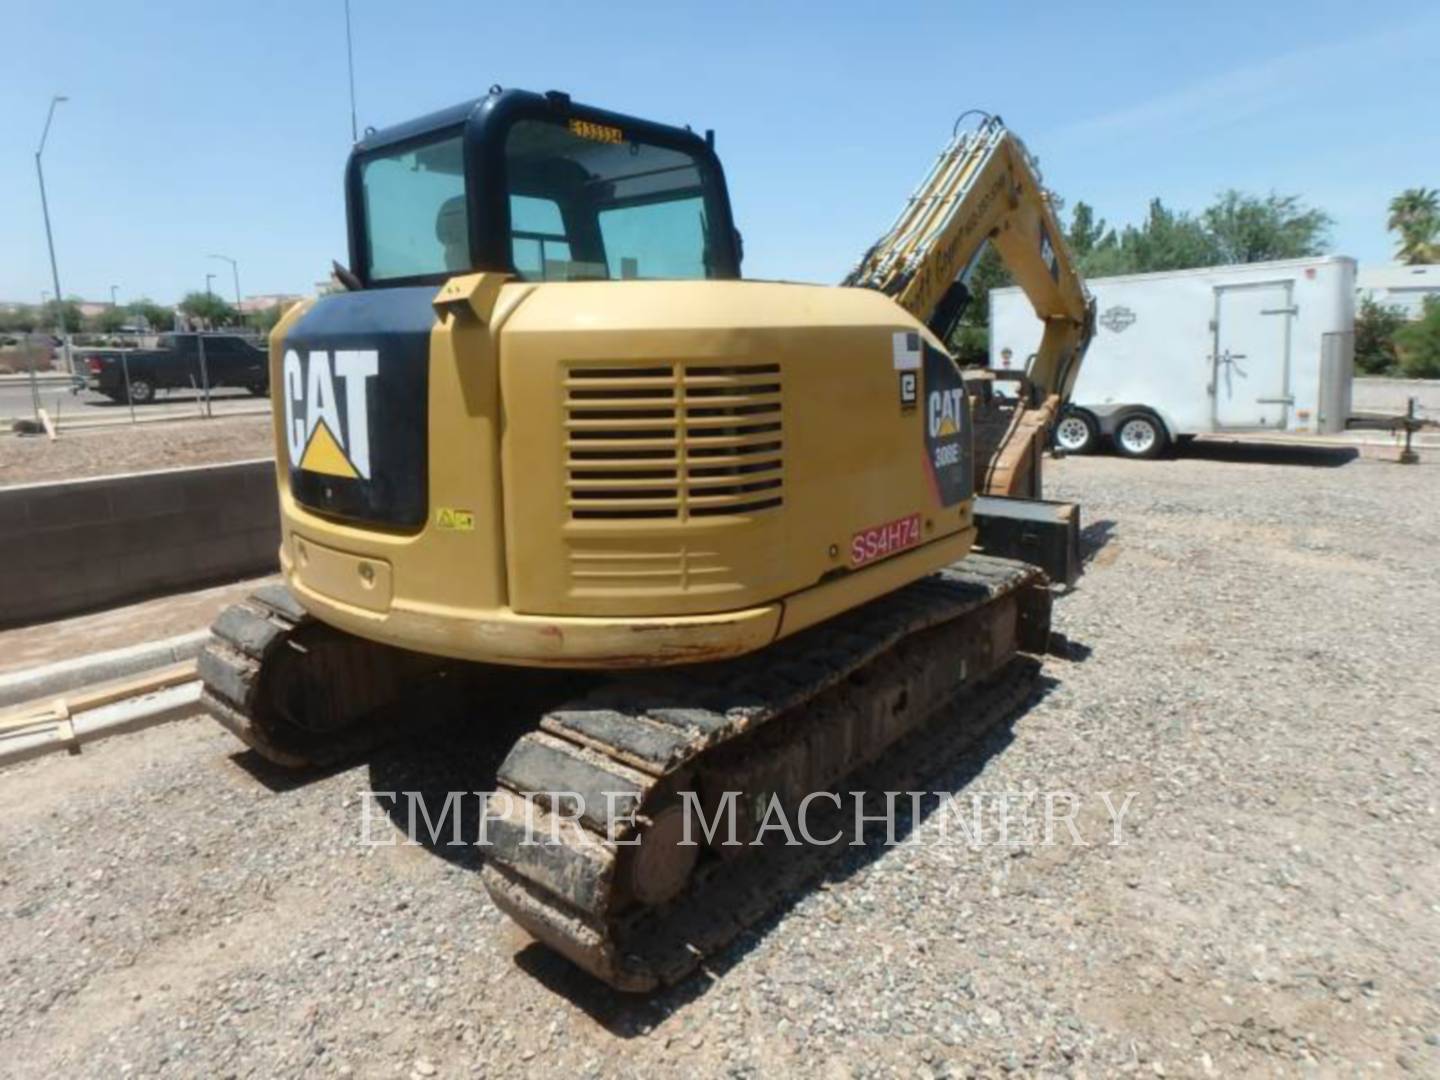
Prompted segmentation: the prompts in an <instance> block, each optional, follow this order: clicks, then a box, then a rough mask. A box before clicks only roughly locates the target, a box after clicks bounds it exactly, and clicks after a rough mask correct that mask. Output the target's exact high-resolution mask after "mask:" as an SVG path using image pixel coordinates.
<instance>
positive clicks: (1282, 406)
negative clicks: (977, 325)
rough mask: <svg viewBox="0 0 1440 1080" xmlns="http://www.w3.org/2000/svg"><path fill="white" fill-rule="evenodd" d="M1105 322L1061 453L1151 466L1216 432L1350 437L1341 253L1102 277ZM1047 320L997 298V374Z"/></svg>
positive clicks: (1351, 290)
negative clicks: (1174, 447) (1102, 453)
mask: <svg viewBox="0 0 1440 1080" xmlns="http://www.w3.org/2000/svg"><path fill="white" fill-rule="evenodd" d="M1086 284H1087V285H1088V286H1089V287H1090V291H1091V292H1092V293H1093V294H1094V296H1095V306H1096V316H1097V325H1096V329H1095V337H1094V340H1092V341H1091V343H1090V351H1089V352H1088V353H1086V354H1085V363H1084V365H1083V366H1082V367H1081V369H1080V378H1079V380H1078V381H1077V382H1076V384H1075V390H1074V393H1073V394H1072V395H1071V405H1070V408H1069V410H1068V411H1067V412H1066V414H1065V416H1064V417H1062V419H1061V420H1060V422H1059V423H1058V424H1057V425H1056V432H1055V441H1056V444H1057V445H1058V446H1059V447H1060V448H1062V449H1064V450H1066V451H1068V452H1071V453H1078V452H1082V451H1085V450H1091V449H1094V448H1096V447H1098V446H1100V445H1103V444H1105V443H1110V444H1113V445H1114V446H1115V448H1116V449H1118V450H1119V451H1121V452H1122V453H1125V454H1129V455H1131V456H1133V457H1153V456H1155V455H1156V454H1159V453H1161V452H1162V451H1163V450H1164V449H1165V447H1166V446H1168V445H1169V444H1170V443H1172V442H1173V441H1174V440H1176V439H1179V438H1183V437H1185V436H1189V435H1199V434H1209V433H1216V432H1246V431H1268V432H1292V433H1307V434H1329V433H1332V432H1337V431H1342V430H1344V428H1345V421H1346V419H1347V418H1348V417H1349V414H1350V386H1351V380H1352V378H1353V369H1354V355H1353V353H1354V326H1355V261H1354V260H1353V259H1349V258H1344V257H1341V256H1326V257H1324V258H1313V259H1291V260H1286V261H1283V262H1267V263H1247V264H1244V265H1240V266H1213V267H1205V268H1202V269H1198V270H1176V271H1170V272H1166V273H1159V274H1130V275H1126V276H1123V277H1111V278H1091V279H1089V280H1088V281H1087V282H1086ZM1040 331H1041V327H1040V323H1039V321H1038V320H1037V319H1036V317H1035V312H1034V311H1033V310H1032V309H1031V307H1030V304H1029V302H1028V301H1027V300H1026V299H1025V295H1024V293H1022V292H1021V291H1020V290H1019V289H1016V288H1007V289H995V290H994V291H992V292H991V293H990V366H991V368H992V369H994V370H996V371H997V372H1003V371H1005V370H1007V369H1010V370H1023V369H1024V366H1025V364H1026V362H1027V361H1028V359H1029V357H1030V355H1031V354H1032V353H1033V352H1034V351H1035V349H1036V347H1037V346H1038V345H1039V342H1040Z"/></svg>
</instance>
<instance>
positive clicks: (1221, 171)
mask: <svg viewBox="0 0 1440 1080" xmlns="http://www.w3.org/2000/svg"><path fill="white" fill-rule="evenodd" d="M5 7H6V9H7V11H6V17H5V19H4V25H5V27H6V31H7V33H6V37H7V39H8V41H9V42H10V44H11V47H9V48H7V49H6V50H5V69H6V70H5V75H4V77H3V79H0V148H3V150H0V300H38V299H39V296H40V291H41V290H42V289H48V288H49V287H50V275H49V265H48V261H47V258H46V254H45V238H44V231H43V227H42V224H41V218H40V202H39V194H38V190H37V186H36V182H35V172H34V161H33V154H34V149H35V145H36V143H37V142H38V140H39V137H40V130H41V127H42V126H43V123H44V118H45V109H46V106H47V104H48V102H49V99H50V95H51V94H53V93H64V94H68V95H69V97H70V99H71V100H70V101H69V102H68V103H66V104H63V105H61V106H60V108H59V111H58V112H57V114H56V119H55V124H54V127H53V129H52V130H51V133H50V141H49V143H48V145H47V147H46V151H45V168H46V179H47V183H48V187H49V193H50V202H51V211H52V215H53V218H54V223H55V230H56V245H57V251H58V255H59V260H60V273H61V284H62V286H63V287H64V289H65V291H66V293H78V294H80V295H82V296H85V297H87V298H92V299H101V298H108V295H109V287H110V285H112V284H115V285H118V286H119V294H120V297H121V299H122V301H123V300H125V299H128V298H133V297H135V296H139V295H142V294H144V295H149V296H151V297H153V298H155V299H159V300H164V301H173V300H175V299H177V298H178V297H179V296H180V295H181V294H183V293H184V292H186V291H188V290H191V289H199V288H203V287H204V285H205V274H206V273H207V272H214V273H217V274H219V275H220V276H218V277H217V279H216V288H217V290H220V289H222V288H223V289H224V290H225V291H227V293H228V291H229V268H228V267H227V266H225V265H224V264H222V263H219V262H216V261H214V260H209V259H207V258H206V255H207V254H208V253H210V252H223V253H225V254H228V255H231V256H233V257H235V258H237V259H239V261H240V274H241V286H242V288H243V290H244V292H246V293H247V294H249V293H258V292H278V291H306V290H308V289H309V287H310V286H311V284H312V283H313V282H315V281H316V280H319V279H321V278H323V277H324V276H325V275H326V273H327V271H328V267H329V260H330V259H331V258H332V257H338V258H340V259H341V260H342V261H343V260H344V258H345V232H344V210H343V207H344V203H343V196H342V191H341V175H342V170H343V168H344V163H345V155H346V153H347V152H348V149H349V143H350V121H349V99H348V93H347V88H346V72H345V47H344V21H343V4H342V0H289V2H279V0H254V2H245V0H235V2H232V3H229V4H223V5H222V4H216V5H203V6H201V7H197V6H196V5H195V4H194V3H183V4H182V3H176V2H171V0H148V2H144V3H138V2H132V3H117V2H114V0H49V2H45V3H40V2H32V0H18V2H17V0H6V4H5ZM352 13H353V17H354V33H355V60H356V69H357V71H356V77H357V82H358V90H357V97H358V100H359V115H360V123H361V125H362V127H363V126H365V125H369V124H373V125H375V126H384V125H386V124H389V123H393V122H396V121H399V120H403V119H406V118H408V117H411V116H414V115H418V114H420V113H422V112H427V111H429V110H431V109H435V108H438V107H441V106H445V105H450V104H453V103H455V102H458V101H463V100H466V99H468V98H471V97H474V96H477V95H479V94H481V93H483V92H484V91H485V89H486V88H487V87H489V86H490V85H491V84H492V83H500V84H502V85H504V86H519V87H526V88H530V89H535V90H545V89H550V88H558V89H564V90H568V91H570V92H571V94H572V95H573V96H574V97H575V98H576V99H577V100H581V101H585V102H588V103H592V104H596V105H601V106H604V107H607V108H612V109H615V110H617V111H621V112H630V113H635V114H639V115H642V116H647V117H650V118H653V119H656V120H662V121H668V122H672V123H677V124H681V123H690V124H691V125H693V126H694V127H695V128H697V129H703V128H706V127H713V128H715V129H716V131H717V137H718V147H719V150H720V154H721V157H722V159H723V160H724V162H725V166H726V171H727V174H728V178H729V181H730V187H731V197H732V201H733V203H734V206H735V213H736V219H737V222H738V224H739V225H740V228H741V230H742V231H743V232H744V234H745V242H746V266H745V270H746V273H747V274H748V275H750V276H755V277H779V278H793V279H800V280H817V281H834V280H836V279H838V278H839V277H841V276H842V275H843V274H844V273H845V271H846V270H848V269H849V267H850V265H851V263H852V262H853V261H854V260H855V258H856V257H858V255H859V254H860V253H861V252H862V251H863V250H864V249H865V247H866V246H867V245H868V244H869V243H870V241H871V240H873V239H874V237H875V235H877V234H878V233H879V232H880V231H881V230H882V229H883V228H884V227H885V226H886V225H888V224H889V221H890V219H891V218H892V217H893V215H894V213H895V212H896V210H897V209H898V207H899V204H900V202H901V200H903V198H904V197H905V195H906V194H907V193H908V192H909V190H910V189H911V187H912V186H913V185H914V183H915V182H916V181H917V180H918V179H919V177H920V175H921V174H922V173H923V171H924V170H925V169H926V167H927V166H928V164H929V162H930V160H931V157H932V155H933V154H935V153H936V152H937V151H938V150H939V148H940V146H941V144H942V143H943V142H944V140H945V138H946V136H947V135H948V133H949V131H950V126H951V122H952V120H953V118H954V117H955V116H956V115H957V114H958V113H959V112H960V111H962V110H963V109H967V108H971V107H984V108H987V109H990V110H992V111H995V112H999V113H1000V114H1001V115H1002V116H1004V118H1005V120H1006V121H1007V122H1008V123H1009V124H1010V126H1011V127H1012V128H1014V129H1015V130H1016V131H1018V132H1019V133H1020V135H1021V136H1022V137H1023V138H1024V139H1025V140H1026V142H1027V143H1028V145H1029V146H1030V149H1031V151H1032V152H1034V153H1035V154H1037V155H1038V156H1039V158H1040V160H1041V166H1042V169H1043V171H1044V174H1045V179H1046V182H1047V184H1049V185H1050V186H1051V187H1053V188H1054V189H1055V190H1056V191H1058V192H1059V193H1060V194H1061V195H1062V196H1063V197H1064V198H1065V199H1066V200H1067V202H1069V203H1071V204H1073V203H1074V202H1075V201H1076V200H1080V199H1083V200H1085V201H1087V202H1089V203H1091V204H1092V205H1094V206H1095V207H1096V208H1097V210H1098V211H1099V213H1100V214H1101V215H1102V216H1104V217H1106V218H1107V219H1109V220H1110V221H1111V222H1112V223H1120V222H1125V221H1133V220H1135V219H1137V218H1139V217H1140V216H1141V215H1142V214H1143V212H1144V208H1145V204H1146V201H1147V200H1148V199H1149V198H1150V197H1151V196H1152V195H1159V196H1161V197H1162V198H1164V199H1165V201H1166V202H1167V203H1168V204H1170V205H1172V206H1175V207H1180V208H1190V209H1198V208H1200V207H1202V206H1203V205H1205V204H1206V203H1207V202H1208V201H1209V200H1210V199H1211V198H1212V197H1213V195H1214V194H1215V193H1216V192H1217V191H1218V190H1220V189H1222V188H1224V187H1228V186H1234V187H1239V188H1241V189H1244V190H1250V191H1255V192H1265V191H1268V190H1271V189H1275V190H1278V191H1281V192H1284V193H1294V194H1298V195H1301V196H1302V197H1303V198H1304V199H1306V200H1307V201H1308V202H1310V203H1312V204H1314V205H1318V206H1320V207H1323V208H1324V209H1326V210H1328V211H1330V213H1332V214H1333V215H1334V217H1335V218H1336V222H1337V224H1336V228H1335V230H1334V245H1333V248H1334V250H1335V251H1337V252H1340V253H1344V254H1350V255H1354V256H1357V257H1358V258H1360V259H1361V260H1362V261H1375V260H1383V259H1386V258H1387V257H1388V256H1389V253H1390V251H1391V241H1390V238H1389V237H1388V236H1387V234H1386V233H1385V229H1384V224H1385V203H1386V201H1387V200H1388V199H1389V197H1390V196H1391V195H1393V194H1394V193H1395V192H1396V191H1398V190H1399V189H1401V188H1404V187H1411V186H1416V185H1424V186H1430V187H1437V186H1440V111H1437V105H1436V102H1437V90H1440V86H1437V72H1440V4H1436V3H1435V2H1434V0H1426V2H1406V0H1390V2H1388V3H1384V4H1376V5H1374V6H1373V7H1371V6H1369V5H1357V4H1355V3H1354V2H1353V0H1348V2H1344V3H1341V2H1331V0H1304V2H1292V0H1269V2H1268V3H1256V2H1254V0H1249V2H1246V3H1232V2H1230V0H1210V2H1208V3H1200V4H1196V3H1170V2H1166V0H1153V2H1146V3H1132V4H1123V3H1104V2H1096V3H1075V2H1067V3H1044V2H1040V0H1036V2H1033V3H1027V4H996V3H987V4H979V3H968V2H966V3H959V2H953V3H909V4H902V3H889V4H875V3H860V2H851V0H832V2H829V3H825V4H820V3H813V4H803V5H802V4H799V3H793V4H787V3H780V2H771V3H760V2H749V0H729V2H727V3H723V4H722V3H708V4H698V3H687V2H684V0H668V2H644V3H627V2H624V0H612V2H611V3H608V4H598V3H593V2H592V3H544V2H541V0H533V2H531V3H528V4H498V3H473V4H454V3H446V4H441V3H431V2H429V0H409V2H407V3H403V4H402V3H395V2H393V0H352Z"/></svg>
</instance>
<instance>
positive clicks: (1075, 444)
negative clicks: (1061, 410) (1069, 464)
mask: <svg viewBox="0 0 1440 1080" xmlns="http://www.w3.org/2000/svg"><path fill="white" fill-rule="evenodd" d="M1099 437H1100V425H1098V424H1097V423H1095V418H1094V417H1093V416H1091V415H1090V414H1089V413H1088V412H1086V411H1085V410H1083V409H1072V410H1071V411H1070V412H1067V413H1066V414H1065V415H1064V416H1062V417H1060V422H1059V423H1058V424H1056V425H1055V435H1054V443H1055V449H1057V450H1062V451H1064V452H1065V453H1067V454H1088V453H1090V452H1091V451H1092V450H1094V449H1095V443H1096V441H1097V440H1098V439H1099Z"/></svg>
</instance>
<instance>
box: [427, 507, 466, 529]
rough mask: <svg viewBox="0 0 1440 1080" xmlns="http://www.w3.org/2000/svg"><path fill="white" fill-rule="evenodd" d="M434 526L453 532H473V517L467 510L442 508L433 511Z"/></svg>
mask: <svg viewBox="0 0 1440 1080" xmlns="http://www.w3.org/2000/svg"><path fill="white" fill-rule="evenodd" d="M435 524H436V526H437V527H438V528H441V529H450V530H452V531H454V532H474V531H475V515H474V514H472V513H471V512H470V511H469V510H456V509H453V508H452V507H449V506H442V507H440V509H439V510H437V511H435Z"/></svg>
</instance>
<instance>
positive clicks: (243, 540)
mask: <svg viewBox="0 0 1440 1080" xmlns="http://www.w3.org/2000/svg"><path fill="white" fill-rule="evenodd" d="M279 545H280V516H279V510H278V508H277V505H276V498H275V463H274V462H273V461H270V460H260V461H241V462H234V463H231V464H225V465H206V466H201V467H199V468H191V469H165V470H161V471H158V472H145V473H127V474H124V475H120V476H100V477H94V478H91V479H86V480H67V481H64V482H62V483H57V484H22V485H18V486H15V487H5V488H0V626H9V625H14V624H17V623H30V622H40V621H43V620H45V619H54V618H59V617H61V616H64V615H71V614H74V613H76V612H79V611H85V610H89V609H93V608H97V607H102V606H105V605H108V604H116V603H122V602H124V601H127V600H135V599H139V598H141V597H144V596H150V595H155V594H157V593H163V592H171V591H177V590H182V589H190V588H195V587H196V586H199V585H205V584H211V583H214V582H218V581H224V580H226V579H234V578H240V577H246V576H249V575H252V574H263V573H266V572H269V571H272V570H274V569H276V567H277V565H278V556H277V554H276V553H277V551H278V549H279Z"/></svg>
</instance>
